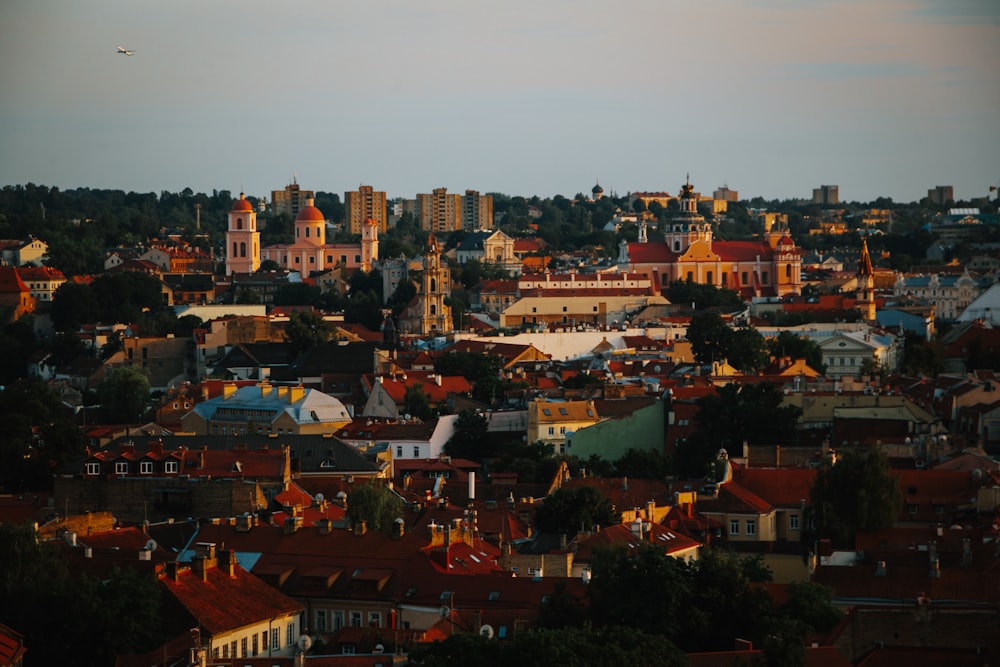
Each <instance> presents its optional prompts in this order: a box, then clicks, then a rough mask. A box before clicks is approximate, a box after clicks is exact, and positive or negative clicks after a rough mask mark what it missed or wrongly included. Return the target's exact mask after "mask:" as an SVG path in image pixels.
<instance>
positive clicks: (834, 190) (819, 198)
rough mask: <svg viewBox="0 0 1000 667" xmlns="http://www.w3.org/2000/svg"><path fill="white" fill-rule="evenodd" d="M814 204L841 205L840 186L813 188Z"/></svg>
mask: <svg viewBox="0 0 1000 667" xmlns="http://www.w3.org/2000/svg"><path fill="white" fill-rule="evenodd" d="M812 200H813V203H814V204H825V205H832V204H839V203H840V186H838V185H821V186H819V187H818V188H813V198H812Z"/></svg>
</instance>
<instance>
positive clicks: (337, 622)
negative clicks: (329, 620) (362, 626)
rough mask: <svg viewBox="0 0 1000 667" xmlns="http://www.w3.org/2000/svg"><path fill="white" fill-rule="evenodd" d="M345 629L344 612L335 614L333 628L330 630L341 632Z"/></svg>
mask: <svg viewBox="0 0 1000 667" xmlns="http://www.w3.org/2000/svg"><path fill="white" fill-rule="evenodd" d="M343 627H344V612H342V611H335V612H333V627H332V628H330V629H331V630H333V631H334V632H336V631H337V630H340V629H341V628H343Z"/></svg>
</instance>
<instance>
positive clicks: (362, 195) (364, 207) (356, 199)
mask: <svg viewBox="0 0 1000 667" xmlns="http://www.w3.org/2000/svg"><path fill="white" fill-rule="evenodd" d="M344 211H345V212H346V213H347V229H348V230H349V231H350V232H351V233H352V234H361V233H362V226H363V224H364V222H365V221H366V220H374V221H375V222H376V223H378V229H379V231H380V232H385V231H386V228H387V224H388V215H387V209H386V200H385V193H384V192H377V191H375V189H374V188H373V187H372V186H370V185H362V186H359V187H358V189H357V190H354V191H352V192H345V193H344Z"/></svg>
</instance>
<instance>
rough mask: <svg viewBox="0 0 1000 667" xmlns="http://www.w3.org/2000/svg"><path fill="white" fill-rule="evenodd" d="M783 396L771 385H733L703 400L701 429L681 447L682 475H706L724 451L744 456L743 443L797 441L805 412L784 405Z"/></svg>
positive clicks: (698, 419)
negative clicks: (798, 425)
mask: <svg viewBox="0 0 1000 667" xmlns="http://www.w3.org/2000/svg"><path fill="white" fill-rule="evenodd" d="M783 400H784V396H783V394H782V392H781V391H780V390H779V389H778V388H777V387H775V386H774V385H772V384H771V383H769V382H760V383H756V384H735V383H729V384H727V385H726V386H724V387H720V388H719V389H717V390H716V392H715V393H714V394H709V395H708V396H703V397H702V398H699V399H698V401H697V403H698V412H697V413H696V414H695V422H696V423H697V424H698V429H697V431H695V433H694V434H693V435H692V436H691V437H690V438H688V440H687V442H685V443H684V444H683V445H680V446H678V448H677V452H676V453H675V455H674V465H675V467H676V468H677V471H678V473H679V474H681V475H685V476H688V477H700V476H702V475H704V474H705V472H706V469H707V466H708V464H709V463H711V462H712V461H713V460H714V459H715V457H716V454H717V452H718V451H719V450H720V449H726V450H727V451H728V452H740V453H741V452H742V451H743V443H744V442H746V443H747V444H751V445H760V444H771V445H774V444H778V445H780V444H787V443H789V442H794V441H795V438H796V431H795V426H796V424H797V422H798V419H799V415H801V413H802V411H801V409H799V408H797V407H795V406H790V405H782V401H783Z"/></svg>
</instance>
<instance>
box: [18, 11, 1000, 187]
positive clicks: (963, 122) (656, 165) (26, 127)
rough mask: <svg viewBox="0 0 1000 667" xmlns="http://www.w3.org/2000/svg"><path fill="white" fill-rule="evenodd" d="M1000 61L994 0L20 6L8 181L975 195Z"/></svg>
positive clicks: (999, 144)
mask: <svg viewBox="0 0 1000 667" xmlns="http://www.w3.org/2000/svg"><path fill="white" fill-rule="evenodd" d="M118 46H123V47H126V48H128V49H131V50H134V51H135V55H134V56H132V57H124V56H123V55H122V54H119V53H117V47H118ZM997 62H1000V5H997V4H996V3H995V2H991V1H990V0H898V1H889V0H878V1H876V2H855V1H853V0H851V1H846V2H830V1H824V0H811V1H802V0H800V1H795V2H793V1H791V0H773V1H770V2H763V1H760V0H746V1H741V2H725V3H724V2H721V1H718V0H713V1H710V2H706V3H698V4H697V5H688V4H687V3H682V2H676V1H671V2H657V1H655V0H648V1H647V0H634V1H629V2H625V3H621V4H613V5H608V4H607V3H596V2H591V1H589V0H588V1H585V2H568V1H564V0H550V1H549V2H546V3H537V4H529V3H527V2H523V1H514V2H508V3H503V4H502V5H491V4H490V5H488V4H485V3H447V2H444V1H443V0H428V1H425V2H412V1H411V2H402V1H401V0H400V1H397V0H386V1H383V2H355V1H345V2H338V3H324V2H318V1H315V2H313V1H306V0H304V1H301V2H296V3H294V4H289V5H276V4H274V3H264V2H260V1H256V0H253V1H248V2H241V3H222V2H220V3H209V4H205V3H195V2H178V3H170V4H163V5H159V4H147V5H137V4H135V3H128V2H124V1H121V0H98V2H95V3H87V4H85V5H80V4H78V3H72V2H67V1H65V0H56V1H54V2H49V3H44V4H38V3H32V2H30V1H28V0H12V1H10V2H7V3H4V5H3V6H2V7H0V87H2V90H3V91H4V95H3V96H0V119H2V121H3V122H2V123H0V155H2V156H3V159H2V160H0V185H19V184H26V183H36V184H40V185H49V186H55V187H59V188H73V187H93V188H113V189H123V190H134V191H138V192H149V191H154V192H159V191H161V190H166V191H180V190H183V189H184V188H186V187H190V188H192V189H193V190H195V191H207V192H211V191H212V190H213V189H218V190H230V191H231V192H233V193H236V192H239V191H241V190H242V191H245V192H246V193H247V194H248V195H251V196H256V197H260V196H266V197H269V196H270V192H271V190H274V189H280V188H281V187H283V186H284V185H286V184H288V183H290V182H291V181H292V179H293V178H295V179H296V180H297V181H298V182H299V183H300V184H301V185H302V186H303V187H305V188H308V189H312V190H318V191H327V192H341V193H342V192H346V191H352V190H356V189H357V188H358V186H359V185H360V184H366V185H372V186H374V188H375V189H376V190H382V191H385V192H386V193H387V194H388V196H389V197H390V198H394V197H413V196H415V195H416V194H417V193H427V192H431V191H432V190H433V189H434V188H438V187H445V188H447V189H448V190H449V191H450V192H454V193H461V192H464V191H465V190H466V189H475V190H478V191H480V192H483V193H486V192H500V193H505V194H511V195H525V196H530V195H539V196H543V197H544V196H553V195H556V194H562V195H564V196H567V197H572V196H574V195H575V194H576V193H579V192H585V193H589V190H590V187H592V186H593V185H594V184H595V183H600V185H601V186H602V187H603V188H604V190H605V193H608V194H610V193H612V192H614V193H617V194H619V195H624V194H625V193H627V192H630V191H631V192H634V191H660V190H666V191H669V192H676V191H677V190H678V189H679V186H680V184H681V183H683V182H684V179H685V178H686V175H687V174H688V173H690V177H691V181H692V183H694V184H696V186H697V189H698V190H700V191H701V192H706V193H708V192H711V191H712V190H714V189H715V188H717V187H720V186H728V187H730V188H732V189H734V190H737V191H739V193H740V195H741V197H754V196H762V197H765V198H768V199H771V198H778V199H809V198H810V197H811V195H812V190H813V189H814V188H817V187H819V186H820V185H825V184H836V185H838V186H839V193H840V199H841V201H871V200H873V199H875V198H877V197H879V196H887V197H892V198H893V199H894V200H896V201H903V202H905V201H916V200H919V199H920V198H922V197H924V196H926V194H927V190H928V189H930V188H933V187H935V186H938V185H953V186H954V189H955V190H954V192H955V197H956V199H959V200H968V199H975V198H980V197H984V196H986V195H987V193H988V189H989V186H991V185H993V186H996V185H998V184H1000V160H998V159H997V156H998V155H1000V131H998V129H997V121H998V119H1000V113H998V112H1000V68H997V67H996V64H995V63H997Z"/></svg>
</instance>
